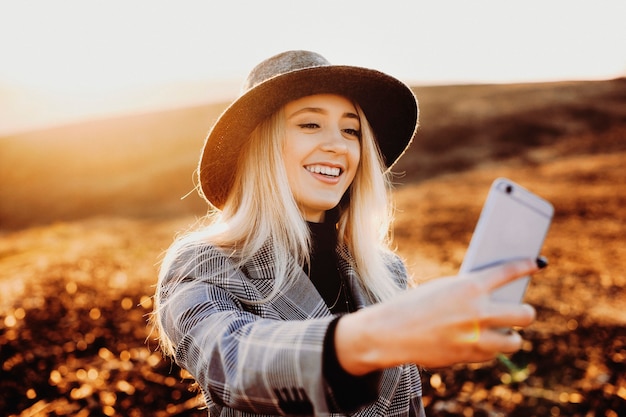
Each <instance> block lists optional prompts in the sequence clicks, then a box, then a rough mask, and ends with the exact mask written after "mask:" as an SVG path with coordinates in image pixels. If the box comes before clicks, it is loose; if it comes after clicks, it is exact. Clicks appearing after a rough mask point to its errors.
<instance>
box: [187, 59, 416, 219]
mask: <svg viewBox="0 0 626 417" xmlns="http://www.w3.org/2000/svg"><path fill="white" fill-rule="evenodd" d="M313 94H338V95H341V96H345V97H347V98H349V99H351V100H353V101H355V102H356V103H358V104H359V106H361V108H362V109H363V112H364V113H365V116H366V117H367V119H368V121H369V122H370V125H371V126H372V129H373V130H374V134H375V135H376V139H377V143H378V147H379V148H380V151H381V153H382V156H383V160H384V162H385V165H386V166H387V168H388V169H389V168H391V166H392V165H393V164H394V163H395V162H396V161H397V160H398V158H400V156H402V154H403V153H404V152H405V151H406V149H407V147H408V146H409V144H410V143H411V141H412V140H413V137H414V135H415V133H416V131H417V124H418V116H419V110H418V105H417V99H416V98H415V95H414V94H413V92H412V91H411V89H410V88H409V87H408V86H407V85H406V84H404V83H402V82H401V81H399V80H397V79H396V78H394V77H391V76H389V75H387V74H384V73H382V72H379V71H376V70H372V69H368V68H361V67H354V66H345V65H331V64H330V63H329V62H328V61H327V60H326V59H325V58H324V57H322V56H321V55H319V54H317V53H314V52H309V51H287V52H283V53H281V54H278V55H275V56H273V57H271V58H268V59H266V60H265V61H263V62H261V63H260V64H259V65H257V66H256V67H255V68H254V69H253V70H252V71H251V72H250V74H249V75H248V78H247V79H246V82H245V84H244V87H243V93H242V94H241V95H240V96H239V97H238V98H237V99H236V100H235V101H234V102H233V103H232V104H231V105H230V106H229V107H228V108H227V109H226V110H225V111H224V112H223V113H222V115H221V116H220V117H219V118H218V119H217V121H216V122H215V124H214V125H213V127H212V129H211V131H210V132H209V134H208V136H207V138H206V141H205V143H204V149H203V151H202V156H201V158H200V163H199V165H198V177H199V179H200V186H201V191H202V195H203V196H204V198H205V199H206V200H207V201H208V202H209V203H211V204H212V205H213V206H215V207H217V208H222V207H223V206H224V203H225V202H226V199H227V197H228V194H229V193H230V190H231V189H232V187H233V184H234V180H235V167H236V166H237V159H238V157H239V155H240V153H241V149H242V147H243V145H244V144H245V143H246V141H247V140H248V138H249V136H250V134H251V133H252V131H253V130H254V129H255V128H256V127H257V126H258V124H259V123H260V122H262V121H263V120H264V119H266V118H267V117H269V116H271V115H272V114H273V113H274V112H276V111H277V110H279V109H280V108H281V107H282V106H284V105H285V104H287V103H289V102H290V101H293V100H296V99H299V98H302V97H305V96H310V95H313Z"/></svg>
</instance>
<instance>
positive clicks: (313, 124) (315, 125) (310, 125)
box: [298, 123, 320, 129]
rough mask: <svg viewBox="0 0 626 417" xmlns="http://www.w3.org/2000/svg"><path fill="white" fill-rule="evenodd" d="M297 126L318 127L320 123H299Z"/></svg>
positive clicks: (303, 127)
mask: <svg viewBox="0 0 626 417" xmlns="http://www.w3.org/2000/svg"><path fill="white" fill-rule="evenodd" d="M298 127H300V128H302V129H319V127H320V125H318V124H317V123H300V124H298Z"/></svg>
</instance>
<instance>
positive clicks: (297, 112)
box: [287, 107, 360, 121]
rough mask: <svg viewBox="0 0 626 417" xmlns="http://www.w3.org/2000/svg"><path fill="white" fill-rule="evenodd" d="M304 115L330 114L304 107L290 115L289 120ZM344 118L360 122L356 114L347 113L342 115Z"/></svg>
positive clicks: (318, 108) (317, 108)
mask: <svg viewBox="0 0 626 417" xmlns="http://www.w3.org/2000/svg"><path fill="white" fill-rule="evenodd" d="M302 113H319V114H327V113H328V112H327V111H326V110H324V109H322V108H320V107H304V108H302V109H300V110H296V111H295V112H293V113H292V114H290V115H289V116H288V117H287V118H288V119H291V118H292V117H295V116H297V115H299V114H302ZM342 117H346V118H348V119H356V120H359V121H360V119H359V115H358V114H356V113H352V112H346V113H344V114H343V115H342Z"/></svg>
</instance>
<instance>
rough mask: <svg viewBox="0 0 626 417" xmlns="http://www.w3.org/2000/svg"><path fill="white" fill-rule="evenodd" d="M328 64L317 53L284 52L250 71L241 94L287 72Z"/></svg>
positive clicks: (328, 63)
mask: <svg viewBox="0 0 626 417" xmlns="http://www.w3.org/2000/svg"><path fill="white" fill-rule="evenodd" d="M329 65H330V62H328V60H326V58H324V57H323V56H321V55H320V54H318V53H315V52H310V51H286V52H282V53H280V54H278V55H274V56H273V57H270V58H268V59H266V60H265V61H263V62H261V63H260V64H258V65H257V66H256V67H254V68H253V69H252V71H250V74H248V77H247V78H246V81H245V83H244V85H243V92H246V91H248V90H250V89H251V88H253V87H255V86H256V85H258V84H261V83H262V82H264V81H267V80H269V79H270V78H274V77H276V76H279V75H283V74H286V73H288V72H292V71H297V70H302V69H306V68H314V67H324V66H329Z"/></svg>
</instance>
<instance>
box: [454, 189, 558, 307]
mask: <svg viewBox="0 0 626 417" xmlns="http://www.w3.org/2000/svg"><path fill="white" fill-rule="evenodd" d="M553 215H554V207H553V206H552V204H550V203H549V202H548V201H546V200H544V199H543V198H541V197H539V196H538V195H536V194H534V193H532V192H530V191H528V190H527V189H525V188H523V187H522V186H520V185H519V184H516V183H515V182H513V181H511V180H509V179H506V178H498V179H496V180H495V181H494V182H493V184H492V186H491V188H490V190H489V194H488V196H487V200H486V201H485V205H484V206H483V209H482V211H481V214H480V217H479V219H478V223H477V224H476V229H475V230H474V234H473V235H472V239H471V241H470V244H469V247H468V250H467V252H466V254H465V258H464V259H463V263H462V264H461V269H460V272H461V273H467V272H472V271H476V270H479V269H483V268H487V267H489V266H493V265H496V264H499V263H502V262H506V261H512V260H515V259H521V258H533V259H535V258H537V256H538V255H539V253H540V251H541V247H542V246H543V242H544V239H545V237H546V234H547V232H548V229H549V227H550V223H551V222H552V217H553ZM529 280H530V277H528V276H527V277H523V278H520V279H517V280H515V281H513V282H511V283H509V284H507V285H504V286H502V287H500V288H498V289H497V290H495V291H494V292H493V293H492V298H493V299H494V300H498V301H505V302H518V303H519V302H521V301H522V299H523V297H524V294H525V292H526V288H527V286H528V282H529Z"/></svg>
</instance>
